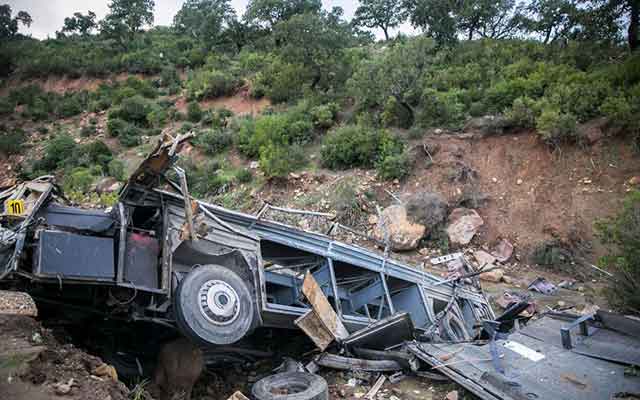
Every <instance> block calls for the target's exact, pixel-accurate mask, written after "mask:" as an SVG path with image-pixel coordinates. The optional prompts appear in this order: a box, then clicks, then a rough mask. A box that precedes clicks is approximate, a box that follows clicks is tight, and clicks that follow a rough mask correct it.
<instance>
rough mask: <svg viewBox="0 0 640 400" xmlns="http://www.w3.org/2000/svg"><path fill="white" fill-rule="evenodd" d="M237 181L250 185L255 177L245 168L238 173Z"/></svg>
mask: <svg viewBox="0 0 640 400" xmlns="http://www.w3.org/2000/svg"><path fill="white" fill-rule="evenodd" d="M236 179H237V180H238V182H239V183H249V182H251V180H253V175H252V174H251V171H249V170H248V169H246V168H243V169H241V170H239V171H238V172H237V173H236Z"/></svg>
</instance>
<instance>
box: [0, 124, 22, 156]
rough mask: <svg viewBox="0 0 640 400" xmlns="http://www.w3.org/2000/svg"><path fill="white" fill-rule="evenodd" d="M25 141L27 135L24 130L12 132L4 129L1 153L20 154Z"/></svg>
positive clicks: (0, 139) (0, 145) (1, 137)
mask: <svg viewBox="0 0 640 400" xmlns="http://www.w3.org/2000/svg"><path fill="white" fill-rule="evenodd" d="M25 139H26V137H25V133H24V131H23V130H22V129H19V128H16V129H13V130H11V131H8V130H5V129H2V132H0V153H2V154H5V155H11V154H18V153H20V152H21V151H22V144H23V143H24V141H25Z"/></svg>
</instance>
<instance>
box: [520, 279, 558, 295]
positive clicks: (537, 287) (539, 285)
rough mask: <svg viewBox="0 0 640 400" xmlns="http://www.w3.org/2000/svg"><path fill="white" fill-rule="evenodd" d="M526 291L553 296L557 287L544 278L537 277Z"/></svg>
mask: <svg viewBox="0 0 640 400" xmlns="http://www.w3.org/2000/svg"><path fill="white" fill-rule="evenodd" d="M527 289H529V290H533V291H535V292H539V293H542V294H546V295H553V294H555V293H556V292H557V291H558V287H557V286H556V285H554V284H553V283H551V282H549V281H548V280H547V279H546V278H543V277H537V278H536V279H534V280H533V282H531V283H530V284H529V286H527Z"/></svg>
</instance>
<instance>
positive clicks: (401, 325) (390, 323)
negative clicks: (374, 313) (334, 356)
mask: <svg viewBox="0 0 640 400" xmlns="http://www.w3.org/2000/svg"><path fill="white" fill-rule="evenodd" d="M414 334H415V327H414V326H413V322H411V316H410V315H409V314H408V313H398V314H394V315H391V316H389V317H387V318H384V319H381V320H379V321H376V322H374V323H372V324H371V325H369V326H367V327H366V328H363V329H361V330H359V331H357V332H354V333H352V334H351V335H349V337H348V338H346V339H345V340H344V341H343V344H344V345H346V346H352V347H365V348H368V349H375V350H384V349H386V348H387V347H390V346H394V345H397V344H400V343H403V342H405V341H407V340H412V339H413V338H414Z"/></svg>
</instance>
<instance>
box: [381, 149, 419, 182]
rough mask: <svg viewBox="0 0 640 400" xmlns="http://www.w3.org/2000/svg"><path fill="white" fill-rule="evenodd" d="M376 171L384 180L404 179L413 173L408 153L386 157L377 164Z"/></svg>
mask: <svg viewBox="0 0 640 400" xmlns="http://www.w3.org/2000/svg"><path fill="white" fill-rule="evenodd" d="M376 171H377V172H378V176H379V177H380V178H382V179H386V180H392V179H402V178H404V177H405V176H407V175H408V174H409V172H410V171H411V162H410V160H409V156H408V155H407V154H406V153H400V154H391V155H388V156H385V157H384V158H382V159H381V160H379V161H378V162H377V163H376Z"/></svg>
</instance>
